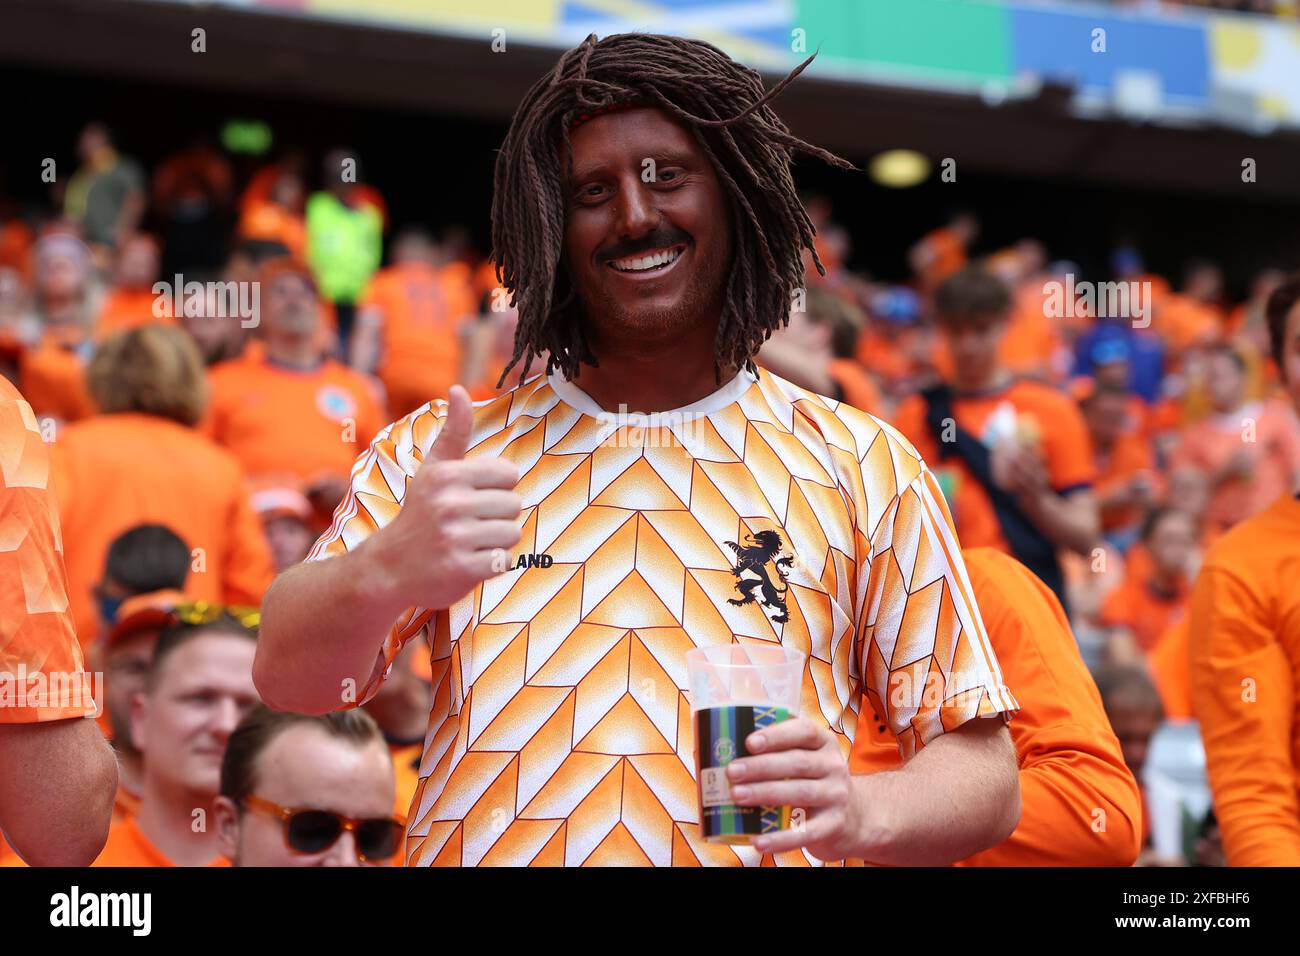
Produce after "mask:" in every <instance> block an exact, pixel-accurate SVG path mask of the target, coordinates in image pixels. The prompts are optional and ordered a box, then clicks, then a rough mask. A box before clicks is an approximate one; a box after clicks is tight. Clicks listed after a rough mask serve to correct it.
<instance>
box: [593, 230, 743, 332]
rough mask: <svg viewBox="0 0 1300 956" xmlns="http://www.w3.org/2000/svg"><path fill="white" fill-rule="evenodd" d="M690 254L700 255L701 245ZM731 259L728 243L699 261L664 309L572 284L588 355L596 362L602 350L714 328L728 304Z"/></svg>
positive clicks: (650, 303)
mask: <svg viewBox="0 0 1300 956" xmlns="http://www.w3.org/2000/svg"><path fill="white" fill-rule="evenodd" d="M691 249H692V252H694V253H697V254H698V251H699V246H692V247H691ZM729 257H730V249H729V244H728V248H726V249H719V250H717V251H716V252H715V253H714V254H713V255H709V256H705V257H702V258H700V260H699V261H698V262H696V263H694V268H693V270H692V273H691V275H690V278H689V280H688V282H687V284H686V287H685V289H683V290H682V294H681V295H680V296H678V297H677V299H676V300H675V301H673V302H671V303H669V304H667V305H660V304H658V303H655V302H652V301H638V300H637V299H636V298H635V297H622V298H620V297H617V296H614V295H612V294H611V293H610V291H609V289H608V287H606V286H599V287H597V288H595V289H592V288H589V287H584V286H583V285H582V284H580V283H574V286H575V289H576V298H577V304H578V307H579V321H580V322H581V323H582V329H583V332H584V335H585V337H586V339H587V342H588V344H589V345H590V347H591V350H592V352H593V353H594V354H595V355H596V356H597V357H599V356H600V355H601V353H602V351H609V350H617V349H620V348H628V347H629V346H630V347H631V348H633V349H639V348H642V347H644V346H646V345H657V344H671V343H672V342H673V341H674V340H678V339H680V338H681V336H683V335H684V334H686V333H688V332H693V331H695V330H697V329H699V328H700V326H701V325H705V324H710V325H716V323H717V321H718V319H719V317H720V316H721V314H722V305H723V302H724V301H725V299H726V291H727V284H728V279H729V278H730V270H729V269H728V265H727V264H728V260H729ZM571 281H572V278H571Z"/></svg>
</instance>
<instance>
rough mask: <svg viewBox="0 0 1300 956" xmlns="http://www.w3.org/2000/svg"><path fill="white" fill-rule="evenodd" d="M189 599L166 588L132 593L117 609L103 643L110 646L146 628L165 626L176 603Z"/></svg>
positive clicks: (169, 621) (168, 622)
mask: <svg viewBox="0 0 1300 956" xmlns="http://www.w3.org/2000/svg"><path fill="white" fill-rule="evenodd" d="M187 600H189V599H188V598H187V597H186V596H185V595H184V594H182V593H181V592H180V591H177V590H175V589H172V588H168V589H165V590H162V591H148V592H146V593H144V594H133V595H132V596H131V597H129V598H127V599H126V600H125V601H123V602H122V605H121V606H120V607H119V608H118V609H117V617H116V618H115V619H114V621H113V626H112V627H111V628H110V629H109V632H108V637H107V639H106V640H105V643H106V644H107V645H108V646H109V647H112V646H113V645H114V644H116V643H117V642H118V641H121V640H124V639H125V638H128V637H130V636H131V635H132V634H136V633H138V632H140V631H143V630H146V629H148V628H155V627H166V626H167V625H168V624H170V623H171V622H172V619H173V618H172V612H173V611H174V610H175V609H176V605H178V604H182V603H184V602H185V601H187Z"/></svg>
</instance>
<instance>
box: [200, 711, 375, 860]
mask: <svg viewBox="0 0 1300 956" xmlns="http://www.w3.org/2000/svg"><path fill="white" fill-rule="evenodd" d="M253 778H254V780H256V781H257V784H256V787H255V789H254V794H255V795H256V796H258V797H261V798H262V799H264V800H270V801H271V802H272V803H276V804H279V805H280V806H282V807H285V808H287V809H288V808H291V809H313V810H330V811H333V812H334V813H338V814H341V815H343V816H347V817H352V818H353V819H358V820H360V819H369V818H373V817H391V816H392V815H393V804H394V803H395V802H396V800H397V788H396V784H395V782H394V778H393V762H392V758H391V757H389V755H388V748H387V747H385V746H384V744H383V743H382V742H381V741H378V740H376V741H373V742H371V743H368V744H366V745H365V746H362V747H358V746H357V745H356V744H355V743H353V742H351V741H348V740H340V739H339V738H337V737H332V736H330V735H329V734H327V733H325V732H324V731H323V730H321V729H320V728H318V727H313V726H311V725H310V724H296V725H294V726H292V727H290V728H289V729H287V730H284V731H282V732H281V733H280V734H279V735H278V736H277V737H276V738H275V739H274V740H272V741H271V742H270V743H269V744H268V745H267V746H266V749H265V750H263V751H262V753H261V754H260V755H259V756H258V758H257V766H256V769H255V772H254V774H253ZM217 832H218V833H219V834H220V836H221V841H222V844H223V850H224V852H225V854H226V855H227V856H229V857H231V858H232V859H233V860H234V861H235V864H236V865H237V866H364V865H367V864H363V863H362V862H361V861H360V860H359V859H357V849H356V843H355V835H354V834H353V833H351V832H349V831H346V830H345V831H344V832H343V833H342V834H341V835H340V836H339V838H338V840H337V841H335V843H334V845H333V846H331V847H330V848H329V849H327V850H325V851H323V852H321V853H311V854H307V853H299V852H297V851H295V850H291V849H290V848H289V847H288V845H287V844H286V843H285V838H284V824H282V823H281V822H280V821H279V820H278V819H277V818H276V817H273V816H271V815H270V814H268V813H264V812H261V811H258V810H244V811H243V812H236V810H235V808H234V807H233V806H232V805H231V804H230V802H229V801H228V800H226V799H225V798H222V799H221V800H220V801H219V802H218V804H217ZM400 853H401V851H400V849H399V851H398V854H397V855H396V856H394V857H393V859H392V860H387V861H371V864H370V865H384V864H386V863H388V864H391V863H392V862H393V860H396V859H397V858H398V857H399V856H400Z"/></svg>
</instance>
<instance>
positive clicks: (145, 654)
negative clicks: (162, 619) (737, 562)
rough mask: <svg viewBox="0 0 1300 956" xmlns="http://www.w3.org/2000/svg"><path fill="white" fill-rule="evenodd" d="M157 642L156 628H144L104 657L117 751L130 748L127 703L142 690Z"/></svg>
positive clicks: (120, 641)
mask: <svg viewBox="0 0 1300 956" xmlns="http://www.w3.org/2000/svg"><path fill="white" fill-rule="evenodd" d="M157 643H158V630H157V628H146V629H144V630H141V631H137V632H136V633H135V634H132V635H130V636H128V637H124V638H122V639H121V640H119V641H117V642H115V643H114V644H113V646H112V647H111V648H109V650H108V653H107V654H106V655H105V657H104V669H105V672H106V673H105V675H104V693H105V696H106V697H107V705H108V722H109V724H110V725H111V726H112V728H113V742H114V744H115V745H116V746H117V747H118V749H122V748H127V749H131V701H132V700H134V699H135V695H136V694H138V693H140V692H141V691H143V690H144V683H145V678H146V676H148V674H149V661H150V659H151V658H152V657H153V648H154V645H155V644H157Z"/></svg>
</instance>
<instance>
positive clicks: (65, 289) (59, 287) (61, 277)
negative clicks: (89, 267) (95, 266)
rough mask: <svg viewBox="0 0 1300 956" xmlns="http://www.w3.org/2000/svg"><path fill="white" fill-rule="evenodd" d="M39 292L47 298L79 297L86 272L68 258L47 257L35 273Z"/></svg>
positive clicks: (62, 256)
mask: <svg viewBox="0 0 1300 956" xmlns="http://www.w3.org/2000/svg"><path fill="white" fill-rule="evenodd" d="M36 281H37V284H38V285H39V286H40V291H41V292H42V293H44V294H45V295H47V296H52V297H55V298H64V297H70V296H74V295H79V294H80V293H81V291H82V289H83V288H84V287H85V283H86V272H85V270H84V269H83V268H82V267H81V265H80V264H78V263H77V261H76V260H75V259H72V258H71V257H70V256H65V255H60V254H57V253H56V254H54V255H51V256H49V257H48V258H47V259H46V260H45V261H44V263H43V265H42V267H41V269H40V270H39V272H38V273H37V280H36Z"/></svg>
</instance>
